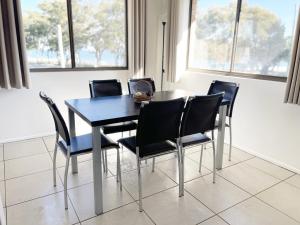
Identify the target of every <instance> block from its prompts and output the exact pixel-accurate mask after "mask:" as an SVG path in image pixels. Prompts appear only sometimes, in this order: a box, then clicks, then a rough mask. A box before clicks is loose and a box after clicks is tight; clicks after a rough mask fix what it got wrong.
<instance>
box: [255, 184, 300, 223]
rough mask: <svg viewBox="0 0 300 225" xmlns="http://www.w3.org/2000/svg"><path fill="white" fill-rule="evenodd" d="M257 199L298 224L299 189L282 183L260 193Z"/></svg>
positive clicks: (299, 215)
mask: <svg viewBox="0 0 300 225" xmlns="http://www.w3.org/2000/svg"><path fill="white" fill-rule="evenodd" d="M257 197H258V198H260V199H261V200H263V201H264V202H266V203H268V204H270V205H271V206H273V207H274V208H276V209H279V210H280V211H282V212H284V213H285V214H286V215H288V216H290V217H292V218H294V219H295V220H297V221H298V222H300V214H299V212H300V189H299V188H297V187H295V186H293V185H290V184H288V183H285V182H283V183H280V184H278V185H275V186H274V187H272V188H270V189H268V190H266V191H264V192H262V193H260V194H259V195H257Z"/></svg>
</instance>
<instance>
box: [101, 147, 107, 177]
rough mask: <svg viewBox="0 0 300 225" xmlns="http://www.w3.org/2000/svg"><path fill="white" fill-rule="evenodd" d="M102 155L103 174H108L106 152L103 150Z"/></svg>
mask: <svg viewBox="0 0 300 225" xmlns="http://www.w3.org/2000/svg"><path fill="white" fill-rule="evenodd" d="M101 154H102V159H103V160H102V165H103V173H106V165H105V154H104V150H103V149H101Z"/></svg>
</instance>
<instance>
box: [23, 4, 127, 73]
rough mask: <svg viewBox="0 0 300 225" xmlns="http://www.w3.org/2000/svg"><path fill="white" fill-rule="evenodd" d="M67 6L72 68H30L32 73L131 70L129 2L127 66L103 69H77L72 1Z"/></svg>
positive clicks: (102, 67)
mask: <svg viewBox="0 0 300 225" xmlns="http://www.w3.org/2000/svg"><path fill="white" fill-rule="evenodd" d="M65 1H66V4H67V17H68V28H69V43H70V55H71V67H69V68H58V67H57V68H51V67H43V68H30V69H29V70H30V72H34V73H35V72H69V71H108V70H111V71H113V70H116V71H119V70H128V69H129V66H128V64H129V62H128V60H129V55H128V54H129V51H128V44H129V43H128V40H129V37H128V35H129V34H128V0H123V1H124V2H125V34H124V35H125V45H126V47H125V53H126V57H125V59H126V65H125V66H101V67H76V61H75V45H74V32H73V18H72V0H65Z"/></svg>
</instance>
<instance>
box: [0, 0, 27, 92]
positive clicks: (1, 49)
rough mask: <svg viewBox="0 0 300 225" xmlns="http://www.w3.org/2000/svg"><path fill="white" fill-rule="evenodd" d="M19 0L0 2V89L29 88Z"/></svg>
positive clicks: (2, 0) (0, 0)
mask: <svg viewBox="0 0 300 225" xmlns="http://www.w3.org/2000/svg"><path fill="white" fill-rule="evenodd" d="M20 4H21V3H20V0H10V1H6V0H0V87H1V88H5V89H9V88H18V89H20V88H23V87H26V88H29V86H30V80H29V68H28V65H27V57H26V50H25V38H24V33H23V23H22V15H21V5H20Z"/></svg>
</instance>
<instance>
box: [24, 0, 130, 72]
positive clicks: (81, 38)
mask: <svg viewBox="0 0 300 225" xmlns="http://www.w3.org/2000/svg"><path fill="white" fill-rule="evenodd" d="M126 9H127V5H126V0H22V12H23V23H24V31H25V40H26V48H27V54H28V59H29V65H30V68H31V69H33V70H47V69H91V68H98V69H101V68H102V69H103V68H105V69H109V68H114V69H116V68H127V22H126V21H127V13H126Z"/></svg>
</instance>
